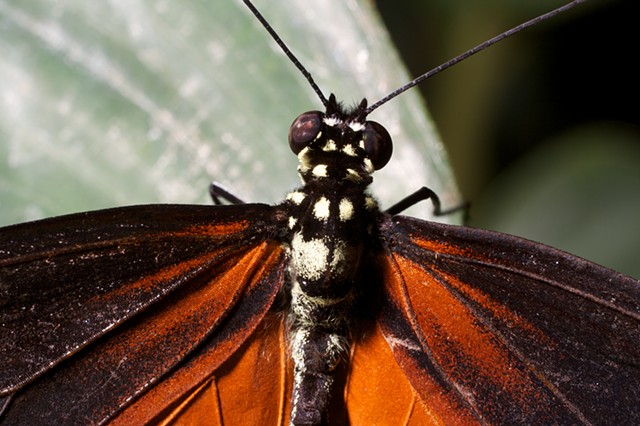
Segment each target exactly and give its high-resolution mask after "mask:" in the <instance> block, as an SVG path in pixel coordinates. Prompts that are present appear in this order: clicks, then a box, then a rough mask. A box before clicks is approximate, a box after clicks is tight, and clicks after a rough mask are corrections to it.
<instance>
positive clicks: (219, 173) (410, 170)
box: [0, 0, 459, 224]
mask: <svg viewBox="0 0 640 426" xmlns="http://www.w3.org/2000/svg"><path fill="white" fill-rule="evenodd" d="M257 6H258V7H259V8H260V9H261V10H262V12H263V13H264V15H265V16H266V17H267V19H268V20H269V21H270V22H271V24H272V25H273V26H274V27H275V28H276V29H277V31H278V32H279V33H280V35H281V36H282V38H283V39H284V40H285V41H286V42H287V43H288V44H289V46H290V48H291V49H292V50H293V51H294V52H295V53H296V54H297V55H298V56H299V58H300V60H301V61H302V62H303V63H304V64H305V65H306V67H307V68H308V69H309V70H310V71H311V72H312V74H313V75H314V76H315V78H316V79H317V81H318V84H319V85H320V87H321V88H322V90H323V91H324V92H325V94H326V95H327V96H328V94H329V93H330V92H334V93H336V95H337V96H338V98H339V99H342V100H344V101H345V102H346V103H348V104H351V103H357V102H359V101H360V99H361V98H362V97H367V98H368V99H369V100H370V101H372V102H373V101H375V100H377V99H379V98H380V97H381V96H383V95H385V94H386V93H387V92H389V91H391V90H392V89H395V88H396V87H398V86H400V85H401V84H402V83H404V82H406V81H408V79H409V78H408V76H407V75H406V73H405V71H404V69H403V67H402V66H401V65H400V64H399V61H398V59H397V57H396V54H395V53H394V50H393V48H392V47H391V45H390V42H389V40H388V37H387V34H386V32H385V30H384V29H383V28H382V26H381V24H380V23H379V22H378V19H377V17H376V14H375V12H374V11H373V10H372V9H371V6H370V4H369V3H368V2H366V1H360V2H357V1H353V0H349V1H335V0H332V1H329V0H321V1H317V2H308V1H286V2H285V1H271V2H267V1H258V2H257ZM0 55H1V57H2V58H3V59H2V61H0V104H1V105H2V111H3V113H2V115H1V116H0V200H1V202H0V224H9V223H14V222H21V221H25V220H30V219H36V218H41V217H47V216H54V215H59V214H64V213H71V212H76V211H84V210H93V209H99V208H105V207H113V206H122V205H128V204H145V203H157V202H161V203H205V204H209V203H210V200H209V198H208V195H207V186H208V184H209V182H210V180H212V179H213V180H218V181H221V182H223V183H224V184H225V185H226V186H228V187H229V188H232V189H233V191H234V192H235V193H236V194H237V195H239V196H240V197H241V198H244V199H246V200H247V201H260V202H269V203H273V202H277V201H278V200H280V199H281V197H282V195H283V194H284V193H285V192H286V191H288V190H289V189H291V188H293V187H295V186H297V185H298V183H299V181H298V177H297V175H296V172H295V168H296V164H297V161H296V158H295V156H293V155H292V154H291V153H290V151H289V148H288V145H287V132H288V127H289V125H290V123H291V122H292V121H293V119H294V118H295V117H296V116H297V115H298V114H299V113H301V112H304V111H307V110H311V109H321V107H322V106H321V104H320V101H319V100H318V99H317V98H316V97H315V94H314V93H313V92H312V90H311V89H310V87H309V86H308V84H307V83H306V81H304V79H303V78H302V76H301V75H300V74H299V73H298V71H297V70H296V69H295V67H294V66H293V65H292V64H291V63H290V62H289V61H288V59H286V58H285V57H284V55H283V54H282V53H281V52H280V51H279V49H278V48H277V46H276V45H275V43H274V42H273V41H272V40H271V39H270V38H269V37H268V35H267V34H266V32H265V31H264V30H263V29H262V28H261V27H260V26H259V24H258V22H257V21H256V20H255V18H253V17H252V16H251V15H250V14H249V11H248V10H247V9H246V7H245V6H244V5H243V4H242V3H241V2H240V1H237V0H215V1H210V0H201V1H195V0H188V1H181V2H169V1H160V0H153V1H152V0H147V1H143V0H138V1H131V0H127V1H124V0H119V1H118V0H114V1H109V2H87V1H81V0H32V1H29V2H23V1H18V0H3V1H1V2H0ZM425 117H426V114H425V112H424V109H423V106H422V104H421V101H420V100H419V98H418V94H417V92H413V93H412V92H409V93H407V94H405V95H403V96H402V97H400V98H399V99H396V100H394V101H393V102H391V103H390V104H387V105H385V106H383V107H381V108H380V109H379V110H378V111H375V112H374V113H373V114H372V116H371V118H372V119H374V120H376V121H379V122H382V123H383V124H384V125H385V126H386V127H387V129H388V130H389V132H390V133H391V135H392V137H393V138H394V142H395V146H394V148H395V151H394V158H393V159H392V161H391V163H390V164H389V165H388V166H387V167H386V168H385V169H384V170H382V171H381V172H379V173H377V174H376V176H375V183H374V185H375V186H374V192H375V193H376V194H377V195H378V196H379V198H380V199H381V201H382V203H383V205H387V206H388V205H390V204H391V203H393V202H395V201H397V200H398V199H400V198H401V197H402V196H404V195H407V194H408V193H410V192H412V191H414V190H415V189H417V188H418V187H420V186H422V185H428V186H430V187H431V188H433V189H435V190H436V191H437V192H438V193H439V194H441V196H442V198H443V202H444V204H445V205H453V204H456V203H457V202H459V200H458V197H457V191H456V189H455V187H454V183H453V179H452V177H451V173H450V171H449V169H448V168H447V166H446V160H445V157H446V155H445V153H444V151H443V148H442V146H441V144H440V142H439V141H438V139H437V137H436V135H435V132H434V130H433V127H432V125H431V124H430V122H429V121H427V119H426V118H425ZM430 208H431V207H430V206H429V205H425V204H423V205H421V206H419V207H418V208H417V209H415V208H414V211H413V213H414V214H415V213H418V214H422V215H423V216H424V213H428V212H429V211H430Z"/></svg>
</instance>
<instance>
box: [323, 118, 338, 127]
mask: <svg viewBox="0 0 640 426" xmlns="http://www.w3.org/2000/svg"><path fill="white" fill-rule="evenodd" d="M322 121H324V124H326V125H327V126H329V127H335V126H336V125H338V124H340V123H342V120H340V119H339V118H338V117H325V118H324V119H323V120H322Z"/></svg>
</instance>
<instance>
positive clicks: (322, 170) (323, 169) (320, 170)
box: [311, 164, 327, 177]
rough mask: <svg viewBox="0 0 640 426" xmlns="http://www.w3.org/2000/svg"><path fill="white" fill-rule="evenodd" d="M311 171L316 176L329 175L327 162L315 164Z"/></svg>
mask: <svg viewBox="0 0 640 426" xmlns="http://www.w3.org/2000/svg"><path fill="white" fill-rule="evenodd" d="M311 173H312V174H313V175H314V176H315V177H327V166H326V164H318V165H317V166H315V167H314V168H313V170H312V171H311Z"/></svg>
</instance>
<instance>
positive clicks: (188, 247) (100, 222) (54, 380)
mask: <svg viewBox="0 0 640 426" xmlns="http://www.w3.org/2000/svg"><path fill="white" fill-rule="evenodd" d="M276 233H277V225H276V224H275V221H274V208H273V207H269V206H266V205H257V204H253V205H243V206H228V207H208V206H139V207H128V208H119V209H111V210H104V211H98V212H90V213H82V214H75V215H70V216H65V217H61V218H54V219H48V220H43V221H38V222H33V223H27V224H21V225H16V226H12V227H7V228H4V229H3V230H2V234H1V235H2V238H3V247H2V249H0V298H1V299H0V306H1V307H2V308H1V310H0V315H1V316H2V317H1V318H0V323H1V324H2V328H1V329H0V333H1V336H0V359H3V368H2V369H1V370H0V387H1V389H2V394H1V395H2V397H3V398H4V402H5V405H7V406H8V410H7V412H6V413H4V417H2V419H3V420H5V421H7V422H8V423H10V422H12V421H15V422H21V421H27V420H28V421H34V419H38V418H40V419H41V421H42V419H44V418H47V417H48V418H55V419H57V420H58V421H59V422H61V423H64V421H65V420H67V421H70V422H73V421H76V422H77V421H78V420H79V419H83V420H86V422H87V423H97V422H101V421H104V420H106V419H109V418H110V417H111V416H112V415H113V414H114V413H116V412H117V411H119V410H120V409H121V408H122V407H124V406H126V405H127V404H129V403H130V401H131V400H132V399H134V398H136V397H137V396H138V395H140V394H142V393H144V392H145V391H146V390H147V389H148V388H150V387H152V385H155V384H156V383H157V382H159V381H160V379H161V378H163V377H165V376H166V375H167V374H168V373H170V372H172V371H174V370H175V369H176V366H179V365H181V364H182V363H184V362H186V361H185V360H186V359H188V358H189V357H192V356H197V355H202V354H206V356H207V361H208V364H206V365H202V366H201V367H200V370H199V373H200V375H201V376H204V375H206V373H210V372H211V371H212V370H213V369H215V368H217V367H219V366H220V365H221V364H222V363H223V362H224V361H225V360H226V359H227V358H229V357H230V356H231V355H232V354H233V353H234V352H235V351H236V350H237V349H238V347H240V345H241V344H242V343H243V342H244V341H245V340H246V339H247V337H248V336H249V335H250V334H251V332H252V331H253V330H254V329H255V328H256V327H257V325H258V324H259V323H260V321H261V319H262V318H263V317H264V315H265V314H266V312H267V310H268V309H269V307H270V306H271V305H272V303H273V300H274V298H275V296H276V293H277V292H278V290H279V288H280V286H281V284H282V282H283V272H284V264H285V262H284V261H283V256H284V254H283V251H282V249H281V246H280V244H279V243H277V242H275V241H274V240H273V237H274V236H275V234H276ZM206 369H209V370H208V371H204V370H206ZM198 377H200V376H198ZM183 382H184V380H183ZM195 384H197V380H192V381H190V382H189V385H190V386H194V385H195ZM183 386H187V384H185V383H183ZM167 398H168V397H165V402H169V399H167ZM9 400H10V402H9V403H7V401H9ZM83 422H85V421H83Z"/></svg>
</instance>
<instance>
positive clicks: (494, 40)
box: [365, 0, 586, 114]
mask: <svg viewBox="0 0 640 426" xmlns="http://www.w3.org/2000/svg"><path fill="white" fill-rule="evenodd" d="M585 1H586V0H574V1H572V2H570V3H567V4H565V5H564V6H561V7H559V8H557V9H554V10H552V11H551V12H547V13H545V14H543V15H540V16H538V17H536V18H533V19H531V20H529V21H527V22H525V23H523V24H520V25H518V26H517V27H514V28H511V29H510V30H507V31H505V32H503V33H501V34H499V35H497V36H495V37H493V38H492V39H490V40H487V41H485V42H484V43H481V44H479V45H477V46H476V47H474V48H472V49H469V50H467V51H466V52H464V53H462V54H460V55H458V56H456V57H455V58H453V59H451V60H450V61H447V62H445V63H444V64H442V65H439V66H437V67H435V68H434V69H432V70H431V71H427V72H426V73H424V74H422V75H420V76H418V77H416V78H415V79H413V80H412V81H410V82H409V83H407V84H405V85H404V86H402V87H400V88H398V89H397V90H394V91H393V92H391V93H389V94H388V95H387V96H385V97H384V98H382V99H380V100H379V101H378V102H375V103H374V104H373V105H371V106H370V107H369V108H367V109H366V110H365V114H369V113H370V112H371V111H373V110H374V109H376V108H378V107H379V106H380V105H383V104H385V103H387V102H388V101H390V100H391V99H393V98H395V97H396V96H398V95H399V94H401V93H404V92H406V91H407V90H409V89H411V88H412V87H413V86H415V85H417V84H420V83H421V82H423V81H424V80H426V79H428V78H429V77H432V76H434V75H436V74H438V73H439V72H440V71H444V70H446V69H447V68H449V67H452V66H454V65H455V64H457V63H458V62H461V61H463V60H465V59H467V58H468V57H470V56H473V55H475V54H476V53H478V52H480V51H481V50H484V49H486V48H487V47H489V46H491V45H493V44H496V43H497V42H499V41H501V40H504V39H505V38H507V37H509V36H512V35H513V34H516V33H519V32H520V31H522V30H524V29H525V28H529V27H531V26H533V25H536V24H537V23H539V22H541V21H544V20H546V19H549V18H551V17H553V16H555V15H557V14H559V13H562V12H564V11H565V10H568V9H571V8H572V7H574V6H576V5H577V4H579V3H583V2H585Z"/></svg>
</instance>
